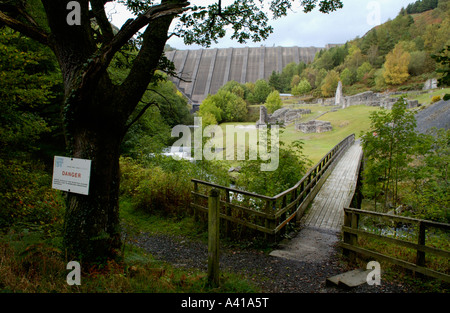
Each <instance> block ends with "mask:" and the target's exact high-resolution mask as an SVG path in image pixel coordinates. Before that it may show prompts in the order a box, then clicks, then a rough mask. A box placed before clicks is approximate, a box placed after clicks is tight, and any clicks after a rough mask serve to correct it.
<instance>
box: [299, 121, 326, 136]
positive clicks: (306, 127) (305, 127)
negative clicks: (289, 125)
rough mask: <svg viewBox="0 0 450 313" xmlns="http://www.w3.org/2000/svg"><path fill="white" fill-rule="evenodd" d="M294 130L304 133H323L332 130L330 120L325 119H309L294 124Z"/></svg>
mask: <svg viewBox="0 0 450 313" xmlns="http://www.w3.org/2000/svg"><path fill="white" fill-rule="evenodd" d="M295 130H297V131H301V132H303V133H305V134H311V133H317V134H320V133H325V132H329V131H332V130H333V126H331V123H330V122H326V121H317V120H315V121H309V122H306V123H299V124H295Z"/></svg>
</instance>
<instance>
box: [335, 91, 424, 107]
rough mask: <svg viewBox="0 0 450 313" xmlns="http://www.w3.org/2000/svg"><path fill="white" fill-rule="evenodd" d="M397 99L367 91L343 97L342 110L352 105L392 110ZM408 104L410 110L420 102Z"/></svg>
mask: <svg viewBox="0 0 450 313" xmlns="http://www.w3.org/2000/svg"><path fill="white" fill-rule="evenodd" d="M397 101H398V99H397V98H391V97H390V96H389V95H386V94H381V93H375V92H373V91H366V92H363V93H359V94H357V95H354V96H348V97H343V101H342V103H341V104H342V108H343V109H345V108H348V107H350V106H352V105H362V104H365V105H367V106H374V107H375V106H379V107H382V108H385V109H388V110H390V109H392V106H393V105H394V103H395V102H397ZM406 101H407V104H408V109H411V108H415V107H418V106H419V101H418V100H406Z"/></svg>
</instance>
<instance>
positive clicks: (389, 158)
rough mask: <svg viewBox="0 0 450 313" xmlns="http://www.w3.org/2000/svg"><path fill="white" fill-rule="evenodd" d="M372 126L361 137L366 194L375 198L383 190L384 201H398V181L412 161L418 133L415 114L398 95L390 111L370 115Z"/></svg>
mask: <svg viewBox="0 0 450 313" xmlns="http://www.w3.org/2000/svg"><path fill="white" fill-rule="evenodd" d="M370 120H371V129H370V131H368V132H367V133H366V134H364V136H363V137H362V142H363V149H364V155H365V157H366V168H365V171H364V179H365V180H366V181H367V183H368V184H367V186H366V188H365V190H366V193H367V194H368V195H371V196H373V197H374V199H375V202H376V197H377V196H378V195H380V194H381V193H384V196H385V197H384V204H383V206H384V207H385V208H386V207H387V206H388V200H389V197H390V198H391V201H392V204H393V205H394V206H395V205H396V204H397V198H398V183H399V181H401V180H402V179H403V178H404V177H405V175H406V169H407V166H408V164H409V162H411V157H412V155H413V154H414V151H413V149H412V148H411V147H413V146H415V143H416V141H417V136H416V133H415V130H414V129H415V127H416V120H415V117H414V114H413V113H411V112H408V111H407V110H406V101H405V100H404V99H403V98H401V99H400V100H399V101H397V102H396V103H395V104H394V106H393V108H392V110H391V111H386V110H382V111H375V112H372V114H371V116H370Z"/></svg>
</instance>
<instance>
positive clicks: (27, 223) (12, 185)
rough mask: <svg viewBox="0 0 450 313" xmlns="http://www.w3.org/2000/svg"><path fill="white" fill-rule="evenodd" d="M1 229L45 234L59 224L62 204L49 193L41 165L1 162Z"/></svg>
mask: <svg viewBox="0 0 450 313" xmlns="http://www.w3.org/2000/svg"><path fill="white" fill-rule="evenodd" d="M0 190H1V193H0V207H1V210H0V228H3V229H6V228H9V227H12V226H16V227H19V228H33V229H39V230H42V231H44V232H45V233H46V234H49V233H51V232H54V231H57V230H58V227H59V226H61V224H62V217H63V211H64V200H63V198H62V195H61V194H60V193H59V192H58V191H56V190H53V189H51V177H50V175H49V174H48V173H46V172H45V171H44V170H43V166H42V165H41V164H37V163H32V162H27V161H18V160H9V161H6V160H1V159H0Z"/></svg>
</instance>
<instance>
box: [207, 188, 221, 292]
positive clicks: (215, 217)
mask: <svg viewBox="0 0 450 313" xmlns="http://www.w3.org/2000/svg"><path fill="white" fill-rule="evenodd" d="M219 205H220V191H219V190H218V189H211V191H210V192H209V196H208V283H209V285H210V286H212V287H218V286H219Z"/></svg>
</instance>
